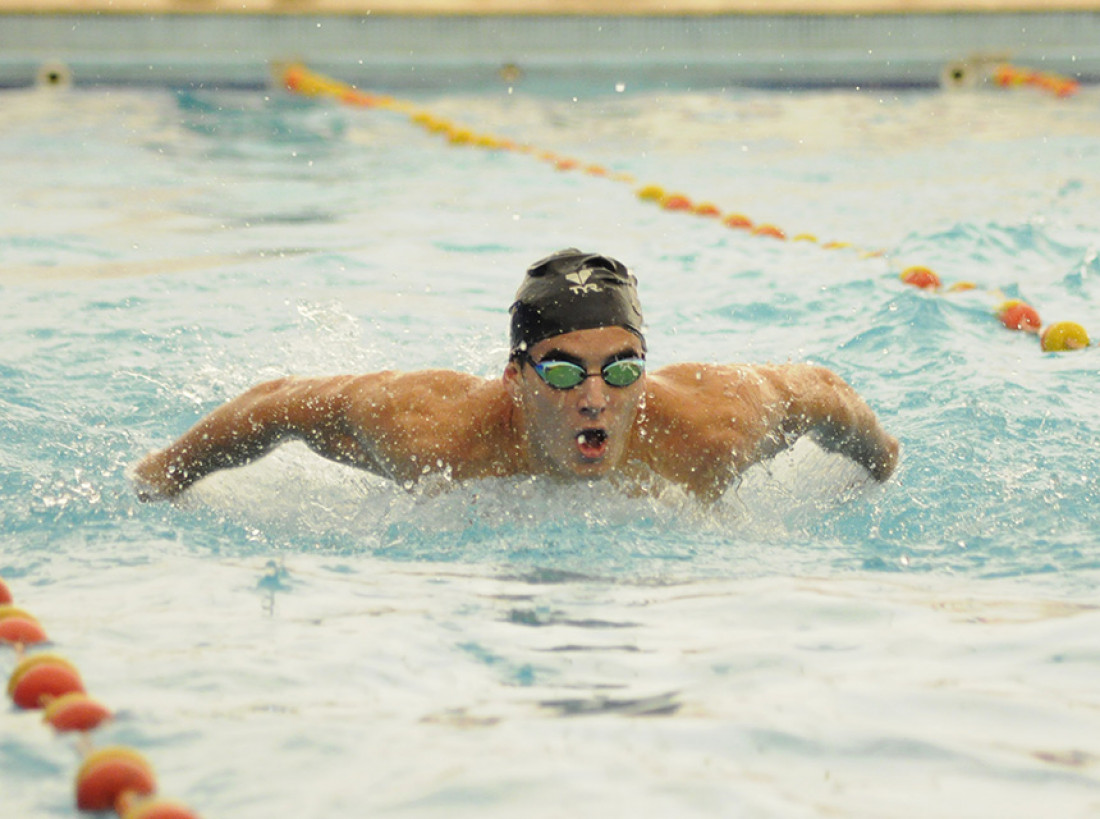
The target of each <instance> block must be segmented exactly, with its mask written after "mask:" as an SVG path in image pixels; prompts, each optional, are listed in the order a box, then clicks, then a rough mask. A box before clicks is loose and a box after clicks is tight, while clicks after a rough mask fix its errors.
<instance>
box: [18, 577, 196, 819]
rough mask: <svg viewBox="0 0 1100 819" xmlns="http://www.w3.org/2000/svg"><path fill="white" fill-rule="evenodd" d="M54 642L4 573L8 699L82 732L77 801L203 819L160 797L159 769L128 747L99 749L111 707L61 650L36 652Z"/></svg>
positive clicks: (62, 729)
mask: <svg viewBox="0 0 1100 819" xmlns="http://www.w3.org/2000/svg"><path fill="white" fill-rule="evenodd" d="M48 643H49V637H48V636H47V634H46V630H45V629H44V628H43V627H42V624H41V623H39V622H38V619H37V618H35V617H34V615H32V614H31V613H30V612H28V611H26V610H25V609H22V608H19V607H17V606H16V605H15V601H14V599H13V595H12V592H11V588H10V587H9V586H8V584H7V583H5V582H4V579H3V578H2V577H0V645H6V646H9V647H10V648H12V649H14V651H15V657H16V664H15V668H14V670H13V671H12V673H11V675H10V677H9V678H8V697H9V698H10V699H11V701H12V703H13V704H14V705H15V706H16V707H17V708H20V709H22V710H27V711H32V710H41V711H42V712H43V721H45V722H46V723H48V724H49V725H50V726H52V727H53V729H54V731H56V732H57V733H58V734H69V733H75V734H77V735H78V739H77V751H78V752H79V753H80V754H81V756H82V757H83V761H82V763H81V765H80V768H79V769H78V771H77V774H76V781H75V790H76V794H75V801H76V807H77V808H78V809H79V810H82V811H106V810H113V811H114V812H115V813H116V814H118V816H119V817H120V819H199V817H198V814H196V813H194V812H193V811H192V810H191V809H190V808H188V807H187V806H186V805H183V804H181V803H179V802H176V801H173V800H167V799H162V798H160V797H159V796H157V781H156V775H155V773H154V772H153V767H152V766H151V765H150V764H149V762H148V761H147V760H146V759H145V757H143V756H142V755H141V754H140V753H139V752H138V751H136V750H134V749H133V748H128V747H125V746H108V747H104V748H99V749H95V748H94V747H93V745H92V732H93V731H95V730H96V729H97V728H99V727H100V726H101V725H103V724H105V723H106V722H108V721H109V720H110V719H111V718H112V716H113V715H112V713H111V711H110V710H109V709H108V708H107V706H105V705H103V704H102V703H101V702H99V701H98V700H95V699H93V698H92V697H90V696H89V695H88V693H87V691H86V690H85V687H84V681H83V679H82V678H81V676H80V672H79V670H77V668H76V666H74V665H73V664H72V663H71V662H69V661H68V660H66V659H65V658H64V657H61V656H59V655H57V654H53V653H49V652H44V651H41V652H40V651H37V650H35V651H33V652H29V651H28V649H32V650H34V649H38V648H41V647H42V646H44V645H46V644H48Z"/></svg>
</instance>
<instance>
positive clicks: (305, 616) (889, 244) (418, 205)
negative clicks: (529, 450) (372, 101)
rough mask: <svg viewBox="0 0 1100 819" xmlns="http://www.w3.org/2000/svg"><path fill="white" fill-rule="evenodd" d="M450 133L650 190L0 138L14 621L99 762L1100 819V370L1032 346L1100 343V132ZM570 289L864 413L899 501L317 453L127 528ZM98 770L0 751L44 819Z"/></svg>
mask: <svg viewBox="0 0 1100 819" xmlns="http://www.w3.org/2000/svg"><path fill="white" fill-rule="evenodd" d="M414 101H415V102H416V103H417V104H418V105H421V106H423V107H425V108H427V109H429V110H432V111H434V112H436V113H437V114H439V115H440V116H443V117H448V118H451V119H454V120H457V121H460V122H464V123H468V124H470V125H472V126H474V127H476V128H479V129H482V130H486V131H492V132H494V133H497V134H500V135H503V136H508V137H511V138H513V139H516V140H519V141H523V142H529V143H532V144H534V145H536V146H538V147H539V148H542V149H545V150H547V151H553V152H556V153H559V154H561V155H566V156H575V157H578V158H581V159H583V160H585V161H589V162H594V163H600V164H602V165H604V166H606V167H608V168H609V169H610V170H612V171H614V172H617V173H624V174H630V175H631V176H632V177H633V178H634V179H635V180H636V184H625V183H623V182H621V181H616V180H614V179H610V178H600V177H594V176H589V175H585V174H580V173H576V172H572V173H570V172H559V171H556V170H554V169H553V167H552V166H551V165H549V164H547V163H545V162H540V161H538V160H537V159H535V158H533V157H531V156H528V155H524V154H519V153H513V152H500V151H485V150H480V149H476V148H472V147H452V146H450V145H448V144H447V143H446V141H444V140H443V139H441V138H440V137H438V136H432V135H430V134H427V133H425V132H423V131H422V130H420V129H417V128H414V127H412V126H411V125H410V124H409V122H408V121H407V120H405V119H404V118H402V117H399V116H397V115H394V114H392V113H387V112H383V111H364V110H352V109H347V108H341V107H339V106H337V105H334V104H330V103H326V102H318V101H310V100H303V99H300V98H291V97H289V96H286V95H284V94H282V93H277V92H274V91H266V92H265V91H262V90H256V91H251V92H248V91H236V92H228V91H205V90H189V91H171V90H167V89H165V90H151V89H146V90H140V91H139V90H132V89H126V88H111V89H96V90H51V91H34V92H30V91H22V92H17V91H10V92H5V93H4V94H3V95H2V96H0V106H2V110H3V112H4V116H3V117H2V118H0V145H2V146H3V150H2V151H0V178H3V179H4V180H5V181H4V185H3V186H0V197H2V204H3V212H4V213H5V219H4V223H3V225H2V226H0V296H2V298H0V317H2V327H3V341H4V343H3V347H2V352H0V384H2V390H0V404H2V411H0V462H2V465H3V468H2V469H0V501H2V502H0V534H2V541H0V542H2V547H0V576H2V577H4V578H5V579H6V580H7V582H8V584H9V585H10V586H11V587H12V588H13V591H14V593H15V596H16V600H17V602H18V603H20V604H21V605H22V606H23V607H25V608H27V609H29V610H30V611H32V612H33V613H34V614H35V615H37V616H38V617H39V618H40V619H41V620H42V622H43V624H44V625H45V627H46V628H47V630H48V631H49V632H50V634H51V637H52V638H53V640H54V643H55V645H54V646H53V647H52V648H53V650H56V651H57V652H58V653H61V654H63V655H64V656H66V657H67V658H68V659H70V660H71V661H72V662H73V663H74V664H75V665H76V666H77V667H78V668H79V669H80V670H81V673H82V675H83V677H84V679H85V682H86V684H87V686H88V688H89V691H90V692H91V693H93V694H94V695H95V696H97V697H98V698H99V699H101V700H103V701H104V702H105V703H107V704H108V705H110V706H111V707H113V708H115V709H117V710H118V712H119V713H118V718H117V719H116V720H115V721H114V723H112V724H111V726H110V727H108V728H106V729H104V730H102V731H100V732H97V734H96V735H95V737H94V741H95V743H96V744H97V745H99V744H108V743H116V742H117V743H121V744H125V745H129V746H131V747H135V748H137V749H138V750H140V751H141V752H142V753H143V754H145V755H146V756H147V757H148V758H149V759H150V761H151V762H152V763H153V764H154V766H155V767H156V769H157V772H158V776H159V781H160V785H161V791H162V792H163V793H164V794H165V795H166V796H170V797H173V798H177V799H180V800H182V801H184V802H186V803H187V804H189V805H191V806H192V807H193V808H195V809H196V810H197V811H199V812H201V813H202V815H204V816H208V817H214V816H233V817H237V819H243V818H244V817H268V816H273V815H275V816H285V817H332V816H364V815H401V816H415V817H429V816H448V817H454V816H475V815H476V816H478V817H486V816H498V817H514V816H518V815H526V816H536V817H543V816H545V817H556V816H562V815H581V816H595V815H631V816H640V817H649V816H652V817H658V816H660V817H664V816H671V815H676V816H715V815H722V816H746V817H800V816H821V815H838V816H851V817H888V816H889V817H893V816H898V817H902V816H904V817H908V816H913V817H924V816H928V815H943V816H974V817H978V816H994V815H995V816H1020V817H1024V816H1028V817H1030V816H1036V815H1063V816H1084V815H1090V814H1092V813H1098V812H1100V740H1098V739H1097V737H1100V717H1098V714H1100V697H1098V694H1097V691H1098V690H1100V687H1098V686H1097V680H1098V679H1100V648H1098V643H1097V639H1096V634H1097V633H1098V627H1100V608H1098V606H1100V600H1098V598H1097V594H1096V587H1097V585H1096V584H1097V580H1098V579H1100V503H1098V502H1097V501H1098V500H1100V449H1098V448H1097V447H1096V446H1095V442H1096V441H1097V440H1098V438H1100V415H1098V414H1097V412H1096V405H1097V394H1098V390H1097V383H1098V379H1097V376H1098V369H1100V368H1098V362H1100V359H1098V358H1097V350H1096V348H1095V347H1093V348H1090V349H1087V350H1083V351H1079V352H1075V353H1065V354H1051V353H1043V352H1042V351H1041V350H1040V348H1039V345H1038V343H1037V341H1036V340H1035V338H1034V337H1032V336H1027V335H1025V334H1021V333H1014V332H1010V331H1008V330H1005V329H1004V328H1002V327H1001V326H1000V324H999V323H998V322H997V320H996V318H995V317H994V316H993V313H992V310H993V308H994V306H995V305H996V304H998V303H999V302H1000V301H1002V300H1003V299H1004V298H1008V297H1018V298H1024V299H1026V300H1028V301H1029V302H1030V303H1032V304H1033V305H1035V306H1036V307H1037V308H1038V310H1039V311H1040V313H1041V314H1042V316H1043V319H1044V322H1048V323H1049V322H1053V321H1060V320H1072V321H1077V322H1079V323H1081V324H1082V325H1083V326H1085V327H1086V328H1087V329H1088V330H1089V331H1090V333H1091V334H1092V336H1093V337H1094V338H1095V337H1096V336H1097V335H1100V215H1098V212H1097V210H1096V208H1095V203H1096V201H1098V198H1100V182H1098V180H1100V113H1098V112H1100V106H1098V105H1097V102H1098V101H1100V95H1098V93H1097V91H1096V89H1094V88H1086V89H1084V90H1083V91H1082V93H1081V94H1080V95H1078V96H1077V97H1074V98H1072V99H1069V100H1058V99H1053V98H1048V97H1043V96H1041V95H1039V94H1038V93H1033V92H1031V91H1023V92H1021V93H1018V94H1017V93H997V92H992V91H989V92H965V93H963V92H959V93H940V92H932V91H907V92H893V91H886V90H881V89H876V90H868V91H832V92H828V93H822V92H809V91H790V92H775V91H772V92H767V93H765V92H759V91H753V90H748V89H721V90H698V91H677V92H657V91H654V90H652V89H647V90H643V91H638V92H635V91H633V90H632V89H631V88H630V84H629V83H628V82H627V83H618V84H616V85H615V86H613V87H609V88H603V87H591V88H584V89H578V90H577V91H576V92H575V94H565V95H560V96H549V95H545V96H535V95H530V94H524V93H521V91H520V90H517V89H511V90H509V89H506V88H503V87H502V88H501V89H500V91H499V93H476V94H475V93H470V94H461V93H450V94H448V95H447V96H446V97H434V96H430V95H426V94H425V95H422V96H420V97H418V98H416V99H415V100H414ZM645 183H652V184H659V185H661V186H663V187H665V188H667V189H668V190H669V191H673V190H675V191H681V192H683V193H685V194H686V195H688V196H690V197H692V198H693V199H696V200H711V201H714V202H715V203H716V204H718V206H719V207H720V208H722V209H723V210H725V211H740V212H743V213H745V214H746V215H748V216H750V217H751V218H752V219H753V220H754V221H756V222H770V223H774V224H777V225H780V226H782V227H783V228H784V229H785V230H787V232H788V233H789V234H791V235H793V234H795V233H799V232H803V231H805V232H809V233H812V234H814V235H815V236H816V237H818V239H819V241H818V242H793V241H785V242H784V241H776V240H774V239H769V238H764V237H758V236H752V235H749V233H748V232H746V231H737V230H731V229H728V228H724V227H722V226H721V225H720V224H719V223H718V222H717V221H716V220H713V219H706V218H702V217H698V216H693V215H688V214H683V213H670V212H666V211H663V210H661V209H659V208H657V207H655V206H654V205H652V204H650V203H646V202H643V201H641V200H640V199H639V198H638V197H637V196H636V195H635V191H636V189H637V187H639V186H640V185H642V184H645ZM829 240H836V241H842V242H848V243H851V244H852V245H853V247H850V248H846V249H838V250H825V249H823V247H822V243H824V242H826V241H829ZM566 246H577V247H581V248H585V249H591V250H594V251H596V250H598V251H600V252H605V253H609V254H612V255H614V256H616V257H618V258H620V259H622V260H623V261H625V262H626V263H627V264H629V265H630V266H631V267H632V268H633V269H634V271H635V272H636V274H637V275H638V277H639V280H640V288H641V295H642V299H643V302H644V304H645V307H646V317H647V320H648V323H649V331H648V339H649V348H650V360H651V362H652V365H653V366H660V365H662V364H665V363H670V362H674V361H681V360H697V361H786V360H797V361H812V362H816V363H821V364H825V365H827V366H829V367H831V368H833V369H835V370H836V371H837V372H838V373H840V374H841V375H842V376H843V377H845V378H846V379H847V380H848V381H849V382H850V383H852V384H853V385H854V386H855V387H856V388H857V389H858V390H859V391H860V392H861V394H863V395H864V396H865V397H866V398H867V400H868V402H869V403H870V404H871V405H872V407H873V408H874V409H875V410H876V412H877V413H878V414H879V415H880V417H881V418H882V420H883V422H884V424H885V425H886V426H887V428H888V429H890V430H891V431H892V432H893V433H894V434H895V435H897V436H898V437H899V439H900V440H901V442H902V447H903V454H902V461H901V466H900V468H899V471H898V473H897V474H896V476H895V477H894V478H893V479H891V480H890V481H889V482H888V483H886V484H884V485H874V484H869V483H868V482H867V480H866V476H865V474H863V473H862V471H861V470H860V469H859V468H858V467H855V466H853V465H851V464H849V463H847V462H845V461H843V460H841V459H838V458H836V457H834V456H829V455H826V454H824V453H822V452H820V451H818V450H816V449H815V448H814V447H813V446H812V445H805V446H803V445H800V446H798V447H796V448H795V449H794V450H793V451H792V452H791V453H789V454H785V455H783V456H781V457H780V458H777V459H776V460H775V461H773V462H771V463H767V464H764V465H761V466H760V467H756V468H754V469H753V470H750V472H748V473H746V475H745V476H744V479H743V481H742V482H741V484H740V485H739V486H738V487H737V488H736V489H733V490H731V491H730V492H729V493H727V496H726V497H725V498H723V499H722V501H721V502H719V503H718V504H716V505H715V506H713V507H702V506H700V505H698V504H697V503H695V502H694V501H693V500H691V499H690V498H688V497H684V496H680V495H678V494H676V493H671V495H669V496H665V497H663V498H662V499H661V500H639V499H628V498H623V497H620V496H617V495H616V494H615V493H614V492H613V491H611V490H610V489H609V488H607V487H605V486H602V485H599V484H596V485H591V486H589V485H582V486H568V487H562V486H554V485H547V484H546V483H545V482H543V481H537V480H524V479H516V480H502V481H484V482H479V483H475V484H470V485H465V486H460V487H441V486H439V485H429V486H426V487H423V488H420V489H418V490H415V491H412V492H407V491H405V490H404V489H402V488H400V487H395V486H391V485H389V484H386V483H385V482H383V481H381V480H379V479H376V478H374V477H372V476H369V475H364V474H362V473H358V472H354V471H351V470H348V469H345V468H343V467H340V466H336V465H333V464H329V463H326V462H324V461H322V460H320V459H318V458H317V457H316V456H313V455H312V454H310V453H309V452H308V451H307V450H305V449H304V448H303V447H298V446H295V445H290V446H287V447H284V448H283V449H281V450H279V451H278V452H276V453H275V454H274V455H272V456H270V457H269V458H268V459H266V460H264V461H263V462H261V463H259V464H256V465H254V466H251V467H248V468H246V469H240V470H232V471H229V472H224V473H220V474H218V475H216V476H213V477H211V478H209V479H207V480H206V481H204V482H202V483H200V484H199V485H197V486H196V487H195V488H194V489H193V490H191V491H190V492H189V493H188V495H187V496H186V497H185V498H184V499H183V500H181V502H179V503H178V504H176V505H144V504H141V503H138V502H137V500H136V498H135V497H134V495H133V493H132V491H131V490H130V487H129V483H128V479H127V470H128V468H129V467H130V466H132V464H133V463H134V462H135V461H136V460H137V459H138V458H139V457H141V455H143V454H144V453H145V452H147V451H149V450H150V449H152V448H156V447H160V446H163V445H165V444H166V443H168V442H169V441H171V440H172V439H173V438H174V437H175V436H177V435H178V434H180V433H182V432H183V431H184V430H185V429H186V428H187V427H188V426H190V425H191V424H192V423H194V421H196V420H197V419H198V418H199V417H200V416H201V415H202V414H203V413H205V412H206V411H208V410H210V409H211V408H213V407H214V406H216V405H217V404H218V403H219V402H221V401H223V400H226V399H228V398H230V397H232V396H233V395H235V394H237V393H238V392H240V391H242V390H243V389H245V388H247V387H248V386H250V385H251V384H253V383H255V382H257V381H260V380H263V379H266V378H271V377H276V376H281V375H285V374H291V373H298V374H320V373H339V372H361V371H371V370H378V369H384V368H396V369H417V368H424V367H453V368H457V369H462V370H467V371H471V372H474V373H478V374H481V375H485V376H490V377H492V376H495V375H496V374H497V373H499V372H500V370H501V368H502V367H503V364H504V362H505V358H506V348H505V333H506V325H507V312H506V308H507V305H508V303H509V301H510V297H511V295H512V293H513V292H514V290H515V287H516V286H517V284H518V282H519V278H520V275H521V273H522V271H523V269H524V268H525V267H526V265H527V264H529V263H530V262H531V261H533V260H535V259H537V258H540V257H541V256H543V255H546V254H547V253H548V252H551V251H553V250H555V249H557V248H560V247H566ZM879 250H881V251H883V254H881V255H870V254H869V253H867V252H866V251H879ZM911 264H923V265H927V266H929V267H931V268H933V269H934V270H936V271H937V272H938V273H939V274H940V276H941V277H942V278H943V279H944V280H945V282H946V283H948V284H950V283H952V282H957V281H969V282H973V283H974V284H976V285H977V287H976V288H975V289H973V290H970V291H966V292H956V293H949V292H941V293H929V292H925V291H920V290H917V289H915V288H912V287H907V286H905V285H903V284H902V283H901V282H900V281H899V279H898V273H899V272H900V271H901V269H903V268H904V267H906V266H908V265H911ZM448 488H449V489H450V491H439V490H440V489H448ZM13 665H14V658H13V656H12V654H11V653H10V652H7V653H4V654H0V669H2V670H3V671H4V673H5V674H6V673H8V672H9V671H10V667H11V666H13ZM79 756H80V751H79V749H78V748H77V746H76V744H75V743H74V742H72V741H69V740H65V739H58V738H55V737H54V736H52V734H51V733H50V731H49V730H48V729H47V728H46V727H45V726H44V725H42V724H41V722H40V720H39V718H38V716H37V715H34V714H28V713H21V712H16V711H14V710H8V711H5V712H3V713H2V714H0V795H2V797H0V798H2V800H3V803H4V806H5V807H4V812H5V815H10V816H13V817H21V819H22V818H23V817H25V818H26V819H38V818H39V817H66V816H73V815H75V809H74V808H73V806H72V796H71V788H72V782H71V780H72V776H73V773H74V772H75V769H76V767H77V764H78V761H79Z"/></svg>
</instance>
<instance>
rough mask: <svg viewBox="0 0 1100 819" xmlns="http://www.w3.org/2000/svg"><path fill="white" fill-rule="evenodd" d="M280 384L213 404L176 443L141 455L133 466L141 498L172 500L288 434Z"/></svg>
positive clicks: (250, 459) (289, 428) (258, 454)
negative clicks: (204, 479)
mask: <svg viewBox="0 0 1100 819" xmlns="http://www.w3.org/2000/svg"><path fill="white" fill-rule="evenodd" d="M281 384H282V382H269V383H267V384H261V385H260V386H258V387H254V388H253V389H251V390H249V391H248V392H246V393H244V394H243V395H241V396H240V397H238V398H236V399H234V400H232V401H230V402H229V403H227V404H224V405H223V406H221V407H218V408H217V409H216V410H214V411H213V412H211V413H210V414H209V415H207V416H206V417H205V418H203V419H202V420H201V421H199V422H198V423H197V424H195V426H193V427H192V428H191V429H190V430H188V431H187V432H186V433H184V434H183V436H181V437H180V438H179V440H177V441H176V442H175V443H173V444H172V445H171V446H168V447H166V448H164V449H162V450H159V451H157V452H153V453H151V454H149V455H148V456H146V457H145V458H144V459H143V460H142V461H141V462H140V463H139V464H138V465H137V466H136V467H135V468H134V483H135V488H136V490H137V492H138V497H140V498H141V499H142V500H160V499H165V498H174V497H176V496H177V495H179V494H180V493H181V492H183V491H184V490H185V489H187V488H188V487H189V486H191V485H192V484H194V483H195V482H197V481H199V480H200V479H202V478H204V477H206V476H207V475H209V474H210V473H212V472H216V471H218V470H220V469H227V468H232V467H237V466H244V465H245V464H249V463H251V462H253V461H255V460H257V459H258V458H261V457H262V456H264V455H266V454H267V453H268V452H269V451H270V450H271V449H273V448H274V447H275V446H276V445H278V444H279V443H281V442H282V441H283V440H285V439H286V438H287V437H291V436H292V435H293V428H292V424H291V413H290V412H289V410H288V409H287V407H286V406H285V400H284V399H283V398H282V396H281V395H280V392H279V390H280V386H281Z"/></svg>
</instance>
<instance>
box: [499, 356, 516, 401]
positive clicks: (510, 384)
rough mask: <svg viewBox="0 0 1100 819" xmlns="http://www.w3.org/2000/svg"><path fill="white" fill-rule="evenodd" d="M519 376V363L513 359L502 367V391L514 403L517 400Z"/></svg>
mask: <svg viewBox="0 0 1100 819" xmlns="http://www.w3.org/2000/svg"><path fill="white" fill-rule="evenodd" d="M519 375H520V374H519V362H517V361H516V360H515V359H514V358H513V359H511V360H510V361H509V362H508V363H507V364H506V365H505V366H504V374H503V375H502V376H501V380H502V381H503V382H504V389H506V390H507V391H508V394H509V395H510V396H512V399H513V400H515V401H518V400H519Z"/></svg>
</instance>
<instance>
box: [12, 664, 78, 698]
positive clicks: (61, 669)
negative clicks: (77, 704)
mask: <svg viewBox="0 0 1100 819" xmlns="http://www.w3.org/2000/svg"><path fill="white" fill-rule="evenodd" d="M74 691H81V692H82V691H84V683H83V682H82V681H81V679H80V673H79V672H78V671H77V670H76V667H75V666H73V664H72V663H70V662H69V661H68V660H66V659H64V658H62V657H57V656H55V655H52V654H33V655H31V656H30V657H27V658H26V659H25V660H23V661H22V662H21V663H19V665H17V666H16V667H15V670H14V671H13V672H12V674H11V679H9V680H8V696H10V697H11V699H12V702H14V703H15V704H16V705H17V706H18V707H19V708H25V709H33V708H42V707H44V706H45V705H46V704H47V703H49V702H50V701H52V700H54V699H56V698H57V697H60V696H62V695H63V694H70V693H72V692H74Z"/></svg>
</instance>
